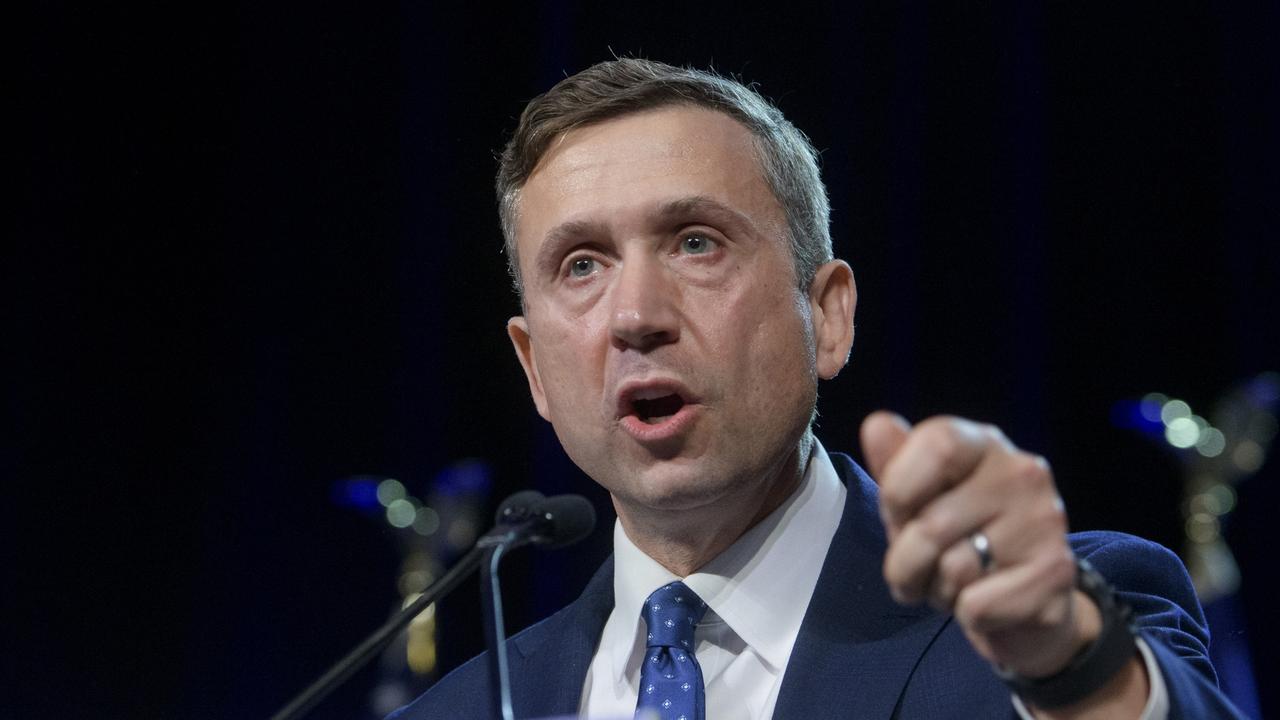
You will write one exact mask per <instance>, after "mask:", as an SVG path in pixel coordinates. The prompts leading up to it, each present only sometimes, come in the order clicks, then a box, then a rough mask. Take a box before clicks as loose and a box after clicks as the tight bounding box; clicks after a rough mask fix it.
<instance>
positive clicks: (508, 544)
mask: <svg viewBox="0 0 1280 720" xmlns="http://www.w3.org/2000/svg"><path fill="white" fill-rule="evenodd" d="M497 520H498V525H497V527H495V528H494V529H493V530H491V531H489V532H488V533H487V534H486V535H485V536H484V537H482V538H480V540H479V541H478V542H477V543H476V547H477V548H486V553H485V564H486V565H487V566H488V568H489V571H488V572H487V573H481V575H480V592H481V595H482V598H483V600H484V607H485V614H484V620H485V622H484V630H485V633H484V634H485V641H486V643H487V644H488V646H489V679H490V684H491V685H492V687H493V692H494V697H493V702H494V705H495V707H494V709H495V710H496V711H497V712H496V713H495V714H497V715H499V716H500V717H502V720H513V719H514V717H515V714H514V712H513V710H512V707H511V677H510V673H509V672H508V670H507V644H506V629H505V627H504V623H503V619H502V592H501V590H500V588H499V585H498V564H499V563H500V562H501V561H502V556H503V554H504V553H506V552H508V551H510V550H513V549H515V548H518V547H520V546H522V545H527V544H529V543H535V544H538V545H546V546H547V547H550V548H558V547H564V546H565V545H570V544H573V543H575V542H577V541H579V540H581V539H583V538H584V537H586V536H587V535H589V534H591V530H592V528H594V527H595V524H596V510H595V508H594V507H592V505H591V503H590V502H588V501H587V499H586V498H584V497H582V496H581V495H556V496H554V497H549V498H545V499H544V498H543V497H542V496H541V494H539V493H537V492H534V491H532V490H526V491H524V492H519V493H516V494H515V495H512V496H511V497H510V498H507V501H506V502H504V503H503V504H502V507H501V508H500V509H499V510H498V517H497Z"/></svg>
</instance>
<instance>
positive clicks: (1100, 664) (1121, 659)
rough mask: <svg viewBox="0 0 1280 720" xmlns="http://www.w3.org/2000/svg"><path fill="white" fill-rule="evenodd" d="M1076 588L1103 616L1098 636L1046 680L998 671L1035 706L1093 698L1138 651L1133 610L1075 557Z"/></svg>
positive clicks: (1086, 562)
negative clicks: (1089, 599)
mask: <svg viewBox="0 0 1280 720" xmlns="http://www.w3.org/2000/svg"><path fill="white" fill-rule="evenodd" d="M1076 587H1078V588H1080V590H1082V591H1083V592H1084V594H1085V595H1088V596H1089V597H1090V598H1092V599H1093V602H1094V603H1096V604H1097V606H1098V611H1099V612H1100V613H1101V614H1102V630H1101V632H1099V633H1098V637H1097V638H1095V639H1094V641H1093V642H1092V643H1090V644H1089V645H1088V646H1087V647H1085V648H1084V649H1083V650H1081V651H1080V652H1079V653H1078V654H1077V655H1076V656H1075V657H1074V658H1072V659H1071V662H1069V663H1067V666H1066V667H1065V668H1063V669H1062V670H1060V671H1059V672H1058V673H1057V674H1055V675H1050V676H1049V677H1046V678H1027V677H1022V676H1021V675H1018V674H1016V673H1013V672H1007V671H1004V670H1002V669H999V668H997V670H996V674H998V675H999V676H1000V679H1001V680H1003V681H1004V684H1005V685H1008V686H1009V689H1010V690H1013V692H1015V693H1017V695H1018V697H1020V698H1022V700H1023V701H1024V702H1028V703H1031V704H1032V705H1035V706H1036V707H1041V708H1055V707H1062V706H1063V705H1070V704H1071V703H1074V702H1076V701H1078V700H1083V699H1084V698H1086V697H1088V696H1089V695H1092V694H1093V693H1094V692H1095V691H1097V690H1098V689H1100V688H1101V687H1102V686H1103V685H1106V684H1107V681H1109V680H1110V679H1111V678H1112V677H1113V676H1115V674H1116V672H1118V671H1119V670H1120V668H1122V667H1124V665H1125V663H1127V662H1129V659H1130V658H1132V657H1133V653H1134V651H1135V650H1136V649H1137V645H1136V644H1135V643H1136V640H1135V638H1136V635H1137V630H1136V629H1135V628H1134V626H1133V611H1132V610H1130V608H1129V606H1128V605H1126V604H1125V603H1124V602H1123V601H1122V600H1120V599H1119V598H1117V597H1116V594H1115V590H1114V589H1113V588H1112V587H1111V585H1110V584H1109V583H1108V582H1107V581H1106V579H1105V578H1103V577H1102V576H1101V575H1099V574H1098V571H1097V570H1094V569H1093V566H1092V565H1090V564H1089V561H1087V560H1082V559H1080V558H1076Z"/></svg>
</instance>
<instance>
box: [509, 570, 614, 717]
mask: <svg viewBox="0 0 1280 720" xmlns="http://www.w3.org/2000/svg"><path fill="white" fill-rule="evenodd" d="M612 610H613V556H612V555H610V556H609V558H608V559H607V560H605V562H604V564H603V565H601V566H600V569H599V570H597V571H596V574H595V575H594V576H592V578H591V581H590V582H588V583H587V587H586V589H584V590H583V591H582V595H580V596H579V597H578V599H577V600H575V601H573V602H572V603H570V604H569V605H568V606H566V607H565V608H564V609H562V610H560V611H559V612H557V613H556V614H554V615H552V616H551V617H549V618H547V619H546V620H545V621H543V622H541V623H539V624H537V625H535V626H533V627H531V628H529V630H527V631H525V632H524V633H521V634H520V635H518V636H517V637H516V638H514V639H513V640H512V644H513V645H514V646H515V652H512V653H510V654H509V656H508V660H507V662H508V664H509V668H510V672H511V701H512V705H513V707H514V709H515V711H516V715H517V716H518V717H549V716H554V715H577V713H578V705H579V703H580V702H581V699H582V684H583V681H584V679H585V678H586V676H587V669H588V667H589V666H590V665H591V657H592V655H594V654H595V651H596V645H597V644H598V643H599V642H600V633H601V632H602V631H603V630H604V623H605V621H606V620H607V619H608V618H609V613H610V612H611V611H612Z"/></svg>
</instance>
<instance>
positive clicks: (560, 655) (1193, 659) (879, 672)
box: [388, 453, 1239, 720]
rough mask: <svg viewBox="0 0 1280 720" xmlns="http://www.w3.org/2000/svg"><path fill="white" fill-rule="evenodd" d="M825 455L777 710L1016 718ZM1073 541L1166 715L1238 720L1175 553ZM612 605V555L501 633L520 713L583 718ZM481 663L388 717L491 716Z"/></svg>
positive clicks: (857, 481) (869, 499)
mask: <svg viewBox="0 0 1280 720" xmlns="http://www.w3.org/2000/svg"><path fill="white" fill-rule="evenodd" d="M831 458H832V462H833V463H834V464H835V467H836V470H837V472H838V473H839V474H840V477H841V479H842V480H843V481H844V483H845V485H846V486H847V488H848V491H849V492H848V499H847V501H846V504H845V510H844V515H843V517H842V518H841V519H840V525H839V528H838V529H837V530H836V534H835V537H834V538H833V539H832V542H831V549H830V551H829V552H828V553H827V557H826V560H825V562H824V563H823V566H822V573H821V575H820V577H819V580H818V585H817V588H816V590H815V591H814V595H813V598H812V600H811V601H810V603H809V609H808V611H807V612H806V614H805V617H804V621H803V623H802V624H801V627H800V634H799V636H798V637H797V638H796V644H795V647H794V649H793V650H792V653H791V659H790V661H789V663H788V665H787V669H786V675H785V676H784V678H783V682H782V688H781V690H780V692H779V694H778V701H777V705H776V706H775V709H774V717H775V718H780V719H789V718H903V719H905V718H922V719H924V718H927V719H930V720H932V719H934V718H950V717H954V718H965V719H966V720H972V719H973V718H1016V717H1017V715H1016V713H1015V712H1014V710H1013V705H1012V703H1011V701H1010V695H1009V691H1008V690H1007V689H1006V688H1005V687H1004V685H1002V684H1001V683H1000V681H999V680H998V679H997V678H996V676H995V675H994V673H993V672H992V671H991V668H990V666H989V665H988V664H987V662H986V661H985V660H983V659H982V658H981V657H979V656H978V655H977V653H975V652H974V650H973V649H972V647H971V646H970V645H969V643H968V641H967V640H966V639H965V637H964V635H963V633H962V632H961V631H960V628H959V626H958V625H957V624H956V623H954V622H952V620H951V616H949V615H945V614H942V613H938V612H935V611H933V610H930V609H928V608H926V607H903V606H901V605H898V604H897V603H895V602H894V601H893V599H892V598H891V597H890V595H889V590H888V587H887V586H886V585H885V582H884V577H883V575H882V574H881V564H882V562H883V559H884V552H885V547H886V544H885V536H884V528H883V525H882V524H881V521H880V516H879V512H878V510H877V501H876V486H875V483H874V482H872V480H871V479H870V478H869V477H868V476H867V475H866V473H864V472H863V471H862V469H861V468H859V467H858V466H857V465H856V464H854V462H853V460H852V459H850V458H849V457H848V456H845V455H840V454H834V453H833V454H832V456H831ZM1071 544H1072V547H1074V548H1075V551H1076V554H1077V555H1079V556H1080V557H1084V558H1087V559H1088V560H1089V562H1091V563H1092V564H1093V565H1094V567H1096V568H1097V569H1098V570H1099V572H1101V573H1102V574H1103V575H1104V576H1105V577H1106V578H1107V579H1108V580H1110V581H1111V583H1112V584H1114V585H1115V586H1116V587H1117V589H1118V590H1119V591H1120V594H1121V595H1122V596H1123V597H1124V599H1125V600H1126V601H1128V603H1129V604H1130V605H1131V606H1133V608H1134V610H1135V612H1136V615H1137V619H1138V624H1139V625H1140V627H1141V632H1142V636H1143V637H1144V638H1145V639H1146V641H1147V643H1148V644H1149V645H1150V647H1151V648H1152V650H1153V651H1154V652H1155V655H1156V658H1157V660H1158V661H1159V663H1160V667H1161V670H1162V671H1163V673H1164V678H1165V681H1166V683H1167V685H1168V688H1169V697H1170V701H1171V705H1172V707H1171V713H1170V717H1171V718H1188V719H1191V718H1231V717H1239V715H1238V714H1237V713H1236V712H1235V711H1234V710H1233V709H1232V708H1231V706H1230V704H1229V702H1228V701H1227V700H1226V699H1225V698H1224V697H1223V696H1222V695H1221V694H1220V693H1219V691H1218V689H1217V680H1216V677H1215V675H1214V671H1213V667H1212V665H1210V663H1209V659H1208V653H1207V644H1208V631H1207V630H1206V627H1205V621H1204V616H1203V614H1202V612H1201V610H1200V605H1199V603H1198V601H1197V600H1196V597H1195V593H1194V591H1193V589H1192V587H1191V581H1190V578H1189V577H1188V576H1187V572H1186V570H1185V568H1184V567H1183V566H1182V563H1181V561H1180V560H1178V558H1177V557H1176V556H1175V555H1174V554H1173V553H1171V552H1169V551H1168V550H1166V549H1165V548H1163V547H1161V546H1159V545H1156V544H1154V543H1150V542H1147V541H1145V540H1141V539H1139V538H1136V537H1132V536H1129V535H1122V534H1119V533H1098V532H1090V533H1078V534H1074V535H1072V536H1071ZM612 610H613V559H612V557H610V559H609V560H607V561H606V562H605V563H604V565H603V566H601V568H600V570H599V571H598V572H597V573H596V574H595V576H594V577H593V578H592V579H591V581H590V582H589V583H588V584H587V587H586V589H585V590H584V591H583V593H582V595H581V596H580V597H579V598H578V599H577V600H575V601H574V602H573V603H571V604H569V605H568V606H567V607H565V608H564V609H562V610H560V611H559V612H557V613H556V614H554V615H552V616H551V617H550V618H547V619H546V620H544V621H542V622H540V623H538V624H536V625H534V626H532V627H530V628H528V629H526V630H525V631H523V632H521V633H519V634H518V635H516V636H514V637H512V638H511V639H509V640H508V642H507V647H508V651H507V655H508V659H509V663H510V669H511V685H512V687H511V695H512V704H513V706H514V708H515V714H516V717H518V718H538V717H544V716H554V715H573V714H575V713H577V711H578V705H579V701H580V699H581V694H582V685H583V681H584V680H585V678H586V674H587V668H588V666H589V665H590V663H591V658H592V655H593V654H594V653H595V650H596V644H597V643H598V642H599V640H600V633H601V632H602V631H603V629H604V623H605V620H606V619H607V618H608V617H609V613H610V612H611V611H612ZM487 663H488V659H487V658H486V657H485V656H483V655H481V656H480V657H477V658H475V659H473V660H471V661H469V662H467V663H466V664H464V665H462V666H461V667H459V668H458V669H457V670H455V671H454V672H453V673H451V674H450V675H448V676H447V677H445V678H443V679H442V680H441V681H440V682H438V683H437V684H436V685H434V686H433V687H432V688H431V689H430V690H428V691H427V693H426V694H424V695H423V696H422V697H420V698H418V699H417V700H416V701H415V702H414V703H412V704H411V705H409V706H407V707H405V708H403V709H401V710H400V711H398V712H397V713H395V714H393V715H392V716H391V718H389V719H388V720H392V719H394V720H427V719H429V718H449V719H450V720H456V719H457V718H493V717H496V716H497V713H495V712H494V711H493V705H492V701H491V697H492V694H493V693H492V690H491V688H490V684H489V670H488V664H487ZM709 720H729V719H727V718H726V719H719V718H715V717H714V716H712V717H711V718H709Z"/></svg>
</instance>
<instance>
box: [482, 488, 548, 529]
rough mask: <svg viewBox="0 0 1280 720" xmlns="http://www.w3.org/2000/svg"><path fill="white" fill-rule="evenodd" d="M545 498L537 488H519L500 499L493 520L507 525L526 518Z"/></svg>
mask: <svg viewBox="0 0 1280 720" xmlns="http://www.w3.org/2000/svg"><path fill="white" fill-rule="evenodd" d="M545 500H546V496H544V495H543V494H542V493H540V492H538V491H537V490H521V491H520V492H518V493H515V494H513V495H511V496H509V497H508V498H507V499H506V500H503V501H502V504H501V505H499V506H498V512H496V513H494V518H493V521H494V522H495V523H497V524H498V525H509V524H511V523H516V522H520V521H522V520H527V519H529V517H530V516H531V515H532V514H533V513H534V509H535V508H537V507H538V506H539V505H541V504H542V503H543V502H544V501H545Z"/></svg>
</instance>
